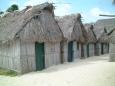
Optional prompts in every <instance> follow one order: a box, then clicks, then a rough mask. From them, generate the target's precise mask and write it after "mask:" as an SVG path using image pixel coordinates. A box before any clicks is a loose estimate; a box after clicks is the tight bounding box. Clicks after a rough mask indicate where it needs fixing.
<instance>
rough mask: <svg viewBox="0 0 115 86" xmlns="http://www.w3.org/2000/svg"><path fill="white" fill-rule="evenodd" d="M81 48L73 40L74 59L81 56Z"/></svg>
mask: <svg viewBox="0 0 115 86" xmlns="http://www.w3.org/2000/svg"><path fill="white" fill-rule="evenodd" d="M78 54H79V50H78V49H77V42H76V41H74V42H73V56H74V59H78V58H79V55H78Z"/></svg>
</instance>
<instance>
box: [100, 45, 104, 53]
mask: <svg viewBox="0 0 115 86" xmlns="http://www.w3.org/2000/svg"><path fill="white" fill-rule="evenodd" d="M103 45H104V44H103V43H101V54H104V52H103V51H104V47H103Z"/></svg>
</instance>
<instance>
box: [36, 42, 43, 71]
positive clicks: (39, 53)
mask: <svg viewBox="0 0 115 86" xmlns="http://www.w3.org/2000/svg"><path fill="white" fill-rule="evenodd" d="M35 55H36V70H42V69H44V68H45V54H44V43H37V42H36V43H35Z"/></svg>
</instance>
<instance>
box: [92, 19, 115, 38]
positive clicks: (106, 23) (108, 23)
mask: <svg viewBox="0 0 115 86" xmlns="http://www.w3.org/2000/svg"><path fill="white" fill-rule="evenodd" d="M94 28H95V29H94V32H95V33H96V36H97V38H99V37H100V35H101V34H102V33H103V30H104V28H106V30H107V32H110V31H111V30H112V29H113V28H115V18H110V19H100V20H98V21H97V22H96V23H95V25H94Z"/></svg>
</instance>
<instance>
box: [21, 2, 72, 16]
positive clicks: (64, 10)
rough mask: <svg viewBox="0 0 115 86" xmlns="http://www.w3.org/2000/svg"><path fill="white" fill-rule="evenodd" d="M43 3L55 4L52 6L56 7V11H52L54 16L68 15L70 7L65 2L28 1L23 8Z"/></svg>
mask: <svg viewBox="0 0 115 86" xmlns="http://www.w3.org/2000/svg"><path fill="white" fill-rule="evenodd" d="M44 2H50V3H56V4H54V5H55V6H56V9H55V10H54V12H55V15H56V16H64V15H67V14H69V13H70V10H71V5H70V4H67V2H66V1H65V0H58V1H57V0H34V1H33V0H28V1H27V2H26V3H24V6H27V5H32V6H33V5H37V4H41V3H44ZM21 8H23V7H21Z"/></svg>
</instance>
